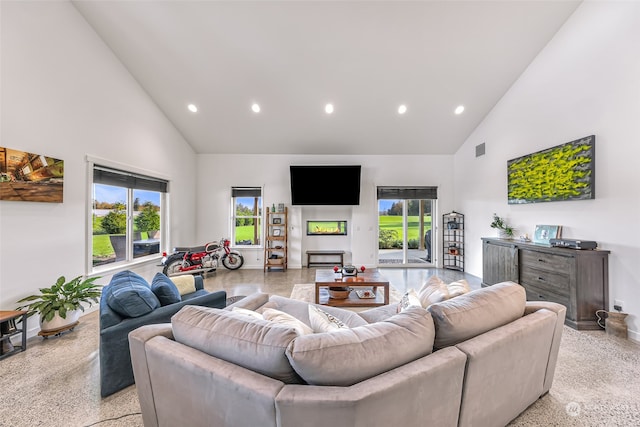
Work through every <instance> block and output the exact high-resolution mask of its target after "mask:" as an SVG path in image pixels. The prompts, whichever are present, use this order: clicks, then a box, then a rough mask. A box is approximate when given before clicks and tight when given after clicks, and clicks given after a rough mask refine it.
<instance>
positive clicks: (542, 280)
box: [538, 277, 546, 282]
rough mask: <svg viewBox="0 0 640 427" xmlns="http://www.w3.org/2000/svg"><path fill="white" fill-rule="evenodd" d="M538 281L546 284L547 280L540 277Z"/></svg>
mask: <svg viewBox="0 0 640 427" xmlns="http://www.w3.org/2000/svg"><path fill="white" fill-rule="evenodd" d="M538 280H539V281H541V282H546V280H545V279H544V277H538Z"/></svg>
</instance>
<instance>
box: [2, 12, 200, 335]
mask: <svg viewBox="0 0 640 427" xmlns="http://www.w3.org/2000/svg"><path fill="white" fill-rule="evenodd" d="M0 7H1V12H2V16H1V19H2V21H1V23H2V33H1V35H2V69H1V71H2V75H1V84H2V88H1V89H2V92H1V96H2V98H1V106H2V110H1V112H2V129H1V133H0V136H1V138H2V139H1V141H0V145H1V146H5V147H9V148H14V149H19V150H23V151H27V152H33V153H38V154H45V155H47V156H51V157H54V158H59V159H62V160H64V162H65V163H64V165H65V176H64V202H63V203H34V202H13V201H0V308H1V309H13V308H15V306H16V303H15V301H17V300H18V299H20V298H22V297H24V296H26V295H29V294H31V293H34V292H36V291H37V290H38V288H42V287H46V286H50V285H52V284H53V283H54V282H55V280H56V279H57V277H58V276H60V275H64V276H66V277H67V278H72V277H75V276H78V275H82V274H84V273H85V259H86V258H85V255H86V247H87V243H86V238H85V236H86V233H87V230H86V228H87V227H86V222H87V220H86V214H87V203H88V200H87V197H86V196H87V191H88V189H87V179H86V177H87V163H86V160H85V159H86V156H87V155H92V156H97V157H100V158H104V159H107V160H110V161H113V162H118V163H122V164H126V165H130V166H131V167H134V168H136V169H141V170H147V171H150V172H151V173H158V174H161V175H163V176H167V177H169V178H170V180H171V182H170V186H171V191H172V192H171V201H170V206H171V224H170V225H171V233H172V237H173V238H174V239H175V240H176V241H180V240H190V239H192V238H193V235H194V231H195V223H194V221H195V211H194V206H195V203H196V202H195V186H194V178H195V174H194V173H193V170H194V169H195V166H196V158H195V153H194V152H193V150H192V149H191V148H190V146H189V145H188V144H187V143H186V142H185V140H184V139H183V138H182V136H181V135H180V134H179V133H178V132H177V131H176V129H175V128H174V127H173V126H172V125H171V123H170V122H169V121H168V120H167V119H166V117H165V116H164V115H163V114H162V113H161V112H160V111H159V110H158V108H157V107H156V106H155V104H154V103H153V102H151V100H150V99H149V97H148V96H147V94H146V93H145V92H144V91H143V90H142V89H141V88H140V86H139V85H138V84H137V82H136V81H135V80H134V79H133V78H132V77H131V75H130V74H129V73H128V72H127V70H126V69H125V68H124V67H123V66H122V64H121V63H120V62H119V61H118V60H117V59H116V58H115V57H114V56H113V54H112V52H111V51H110V50H109V49H108V48H107V47H106V45H104V43H103V42H102V41H101V40H100V39H99V38H98V37H97V35H96V34H95V32H94V31H93V30H92V29H91V28H90V27H89V25H88V24H87V23H86V21H84V19H83V18H82V17H81V16H80V15H79V14H78V13H77V11H76V10H75V8H74V7H73V6H72V5H71V4H70V3H68V2H1V4H0ZM155 264H157V261H156V262H152V263H150V264H147V265H145V266H140V267H139V268H137V269H136V271H138V272H139V273H140V274H142V275H144V276H145V277H146V278H147V279H150V278H151V277H152V276H153V274H155V272H157V271H159V269H158V267H155ZM109 278H110V276H109V275H104V277H103V278H102V279H100V280H99V281H98V283H101V284H106V283H108V280H109ZM95 309H96V307H95V306H94V307H92V310H95ZM32 319H33V320H31V319H30V322H29V323H30V325H29V326H30V329H31V330H33V328H34V326H37V319H36V318H35V317H34V318H32Z"/></svg>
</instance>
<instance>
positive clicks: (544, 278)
mask: <svg viewBox="0 0 640 427" xmlns="http://www.w3.org/2000/svg"><path fill="white" fill-rule="evenodd" d="M608 256H609V251H605V250H599V249H594V250H578V249H569V248H560V247H550V246H544V245H539V244H534V243H526V242H520V241H517V240H508V239H497V238H495V239H494V238H483V239H482V286H490V285H494V284H496V283H500V282H504V281H508V280H510V281H513V282H516V283H519V284H521V285H522V286H524V288H525V289H526V292H527V300H529V301H552V302H557V303H560V304H563V305H564V306H566V307H567V316H566V318H565V324H566V325H568V326H571V327H572V328H574V329H601V328H600V326H598V323H597V318H596V310H609V261H608V259H609V258H608Z"/></svg>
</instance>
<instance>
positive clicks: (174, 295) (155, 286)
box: [151, 273, 182, 306]
mask: <svg viewBox="0 0 640 427" xmlns="http://www.w3.org/2000/svg"><path fill="white" fill-rule="evenodd" d="M151 290H152V291H153V293H154V294H156V296H157V297H158V299H159V300H160V304H161V305H162V306H165V305H169V304H175V303H177V302H180V301H182V299H181V298H180V291H178V287H177V286H176V285H175V284H174V283H173V282H172V281H171V279H169V278H168V277H167V276H165V275H164V274H162V273H156V275H155V276H154V277H153V280H152V281H151Z"/></svg>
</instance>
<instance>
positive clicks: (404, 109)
mask: <svg viewBox="0 0 640 427" xmlns="http://www.w3.org/2000/svg"><path fill="white" fill-rule="evenodd" d="M406 112H407V106H406V105H404V104H402V105H401V106H399V107H398V114H404V113H406Z"/></svg>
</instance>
